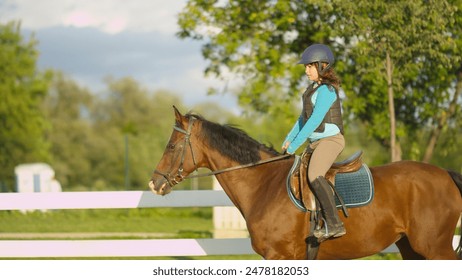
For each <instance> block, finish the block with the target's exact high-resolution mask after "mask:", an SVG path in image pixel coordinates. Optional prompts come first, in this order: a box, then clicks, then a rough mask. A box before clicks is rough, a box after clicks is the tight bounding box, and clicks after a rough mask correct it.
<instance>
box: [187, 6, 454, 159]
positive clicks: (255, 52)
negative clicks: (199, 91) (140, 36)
mask: <svg viewBox="0 0 462 280" xmlns="http://www.w3.org/2000/svg"><path fill="white" fill-rule="evenodd" d="M457 6H460V1H458V0H455V1H449V0H448V1H405V0H395V1H391V2H390V1H385V2H384V1H379V0H376V1H366V0H361V1H359V2H358V1H355V2H351V1H339V0H330V1H321V0H307V1H252V2H249V1H242V0H229V1H199V0H196V1H194V0H190V1H188V4H187V5H186V7H185V8H184V10H183V11H182V12H181V13H180V15H179V20H178V23H179V25H180V27H181V31H180V32H179V33H178V35H179V36H180V37H181V38H193V39H197V40H204V41H206V42H205V43H204V46H203V48H202V52H203V56H204V58H205V59H206V60H207V61H208V62H209V65H208V67H207V68H206V69H205V73H206V74H215V75H218V76H219V77H223V78H224V77H226V73H227V72H231V73H234V74H235V75H237V76H238V77H240V78H241V79H242V80H244V81H245V84H244V85H243V88H242V90H241V91H240V92H239V94H238V96H239V101H240V103H241V104H244V105H250V106H251V107H252V108H253V109H255V110H257V111H260V112H264V113H274V112H278V113H279V115H278V117H279V118H280V117H281V115H280V114H281V113H286V114H294V113H293V108H294V105H293V101H294V97H297V96H298V94H299V92H301V88H302V85H305V84H306V82H305V81H304V75H303V70H302V69H301V68H300V66H297V65H295V62H296V60H297V58H298V57H299V55H300V54H301V53H302V52H303V50H304V48H306V47H307V46H309V45H310V44H312V43H314V42H317V43H325V44H329V45H330V46H331V47H332V48H333V50H334V53H335V54H336V55H337V58H338V59H337V62H336V70H337V72H338V73H339V76H341V77H342V78H343V83H342V86H343V89H344V92H345V94H346V96H347V98H346V100H345V102H344V107H345V109H346V114H347V115H349V116H350V117H352V118H357V119H360V120H362V121H363V122H365V123H366V124H368V133H369V135H373V136H374V137H375V138H376V139H378V140H380V141H381V143H382V144H383V145H384V146H386V147H391V159H392V160H393V161H394V160H399V159H400V158H401V155H400V154H401V152H400V150H401V145H400V143H401V142H404V141H409V142H415V141H416V140H414V139H415V137H414V136H415V135H416V134H415V132H416V131H419V130H422V129H424V128H427V127H428V124H429V123H437V122H435V120H436V119H435V116H436V115H435V114H433V113H434V112H435V110H441V108H445V104H446V107H447V104H448V103H449V102H448V97H449V96H450V94H448V93H449V92H450V91H451V89H453V88H454V84H455V83H454V75H453V74H451V73H453V72H454V69H455V66H456V65H457V63H459V62H460V53H459V52H458V50H457V48H456V44H455V39H454V37H455V36H459V35H458V34H460V32H459V30H458V28H459V27H458V26H460V25H458V24H457V21H459V20H460V19H459V17H460V12H459V10H460V9H457ZM442 15H444V16H442ZM456 34H457V35H456ZM430 71H434V72H436V75H435V73H433V74H432V73H431V72H430ZM422 101H424V102H422ZM273 117H274V116H273ZM291 118H292V119H293V116H292V117H291ZM409 146H412V143H410V144H409Z"/></svg>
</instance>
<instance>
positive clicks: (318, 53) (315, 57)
mask: <svg viewBox="0 0 462 280" xmlns="http://www.w3.org/2000/svg"><path fill="white" fill-rule="evenodd" d="M323 62H325V63H327V66H326V68H324V69H322V63H323ZM334 62H335V58H334V54H333V53H332V51H331V50H330V48H329V47H328V46H326V45H323V44H314V45H311V46H309V47H308V48H306V49H305V51H303V54H302V58H301V59H300V61H299V62H298V64H304V65H306V64H311V63H317V64H318V72H319V73H320V74H322V73H324V72H325V71H326V70H327V69H329V68H330V67H331V66H332V65H333V64H334Z"/></svg>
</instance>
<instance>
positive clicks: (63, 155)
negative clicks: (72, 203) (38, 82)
mask: <svg viewBox="0 0 462 280" xmlns="http://www.w3.org/2000/svg"><path fill="white" fill-rule="evenodd" d="M93 102H94V96H93V94H92V93H91V92H90V91H89V90H87V89H85V88H82V87H81V86H79V85H78V84H77V83H76V82H75V81H73V80H72V79H70V78H69V77H66V76H65V75H64V74H63V73H60V72H55V74H54V79H53V82H52V84H51V87H50V91H49V94H48V96H47V97H46V98H45V100H44V102H43V109H44V112H45V114H46V118H47V119H48V121H49V122H50V124H51V128H50V131H49V132H48V133H47V139H48V141H49V142H50V144H51V149H50V151H51V153H52V156H53V159H52V166H53V169H54V170H55V172H56V177H57V179H58V180H59V181H60V182H61V184H62V185H63V187H64V188H65V189H67V188H68V187H69V186H76V185H90V184H91V181H90V178H91V177H89V176H85V175H83V174H90V173H91V169H92V166H91V162H90V161H89V160H88V158H89V155H90V154H91V153H92V152H93V151H91V149H90V148H91V147H92V141H94V138H95V135H94V134H92V130H91V115H90V114H91V112H92V104H93Z"/></svg>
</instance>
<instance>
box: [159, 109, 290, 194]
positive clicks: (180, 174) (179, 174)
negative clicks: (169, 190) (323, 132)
mask: <svg viewBox="0 0 462 280" xmlns="http://www.w3.org/2000/svg"><path fill="white" fill-rule="evenodd" d="M195 120H196V118H194V117H191V118H190V119H189V123H188V129H187V130H184V129H182V128H180V127H178V126H176V125H175V126H173V129H174V130H176V131H178V132H180V133H183V134H184V135H185V139H184V145H183V146H182V148H183V150H182V153H181V160H180V166H179V167H178V170H177V173H176V175H174V176H172V175H171V174H170V173H164V172H161V171H158V170H157V169H156V170H154V173H155V174H159V175H161V176H162V177H164V178H165V179H166V180H167V182H168V184H169V185H170V186H171V187H173V186H174V185H176V184H178V183H180V182H181V181H183V180H184V179H192V178H200V177H207V176H212V175H217V174H221V173H225V172H230V171H234V170H239V169H244V168H249V167H254V166H258V165H262V164H266V163H270V162H274V161H278V160H281V159H285V158H289V157H291V155H290V154H284V155H280V156H277V157H273V158H269V159H264V160H260V161H257V162H252V163H248V164H243V165H237V166H232V167H228V168H225V169H220V170H216V171H211V172H207V173H203V174H196V175H189V176H183V171H184V170H183V164H184V159H185V154H186V146H189V149H190V150H191V155H192V160H193V164H194V170H195V171H197V161H196V158H195V156H194V150H193V147H192V144H191V130H192V126H193V123H194V121H195Z"/></svg>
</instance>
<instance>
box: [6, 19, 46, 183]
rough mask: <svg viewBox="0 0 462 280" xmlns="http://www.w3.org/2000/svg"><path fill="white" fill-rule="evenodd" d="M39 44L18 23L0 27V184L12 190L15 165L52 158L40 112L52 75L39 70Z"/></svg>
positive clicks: (44, 121) (44, 122)
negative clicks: (27, 35)
mask: <svg viewBox="0 0 462 280" xmlns="http://www.w3.org/2000/svg"><path fill="white" fill-rule="evenodd" d="M36 44H37V42H36V40H35V39H34V38H30V40H29V41H26V40H25V39H24V38H23V37H22V35H21V33H20V24H19V23H18V22H10V23H7V24H0V98H1V102H0V166H1V167H2V168H0V184H1V185H2V186H8V187H9V188H10V189H11V188H12V187H13V185H14V167H15V166H16V165H18V164H20V163H23V162H31V161H32V162H34V161H43V160H49V159H50V154H49V143H47V141H46V139H45V132H46V131H47V130H48V128H49V123H48V121H47V120H46V119H45V117H44V116H43V113H42V111H41V110H40V104H41V103H42V100H43V98H44V97H45V96H46V94H47V89H48V80H49V74H48V73H40V72H38V71H37V68H36V60H37V57H38V52H37V49H36Z"/></svg>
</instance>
